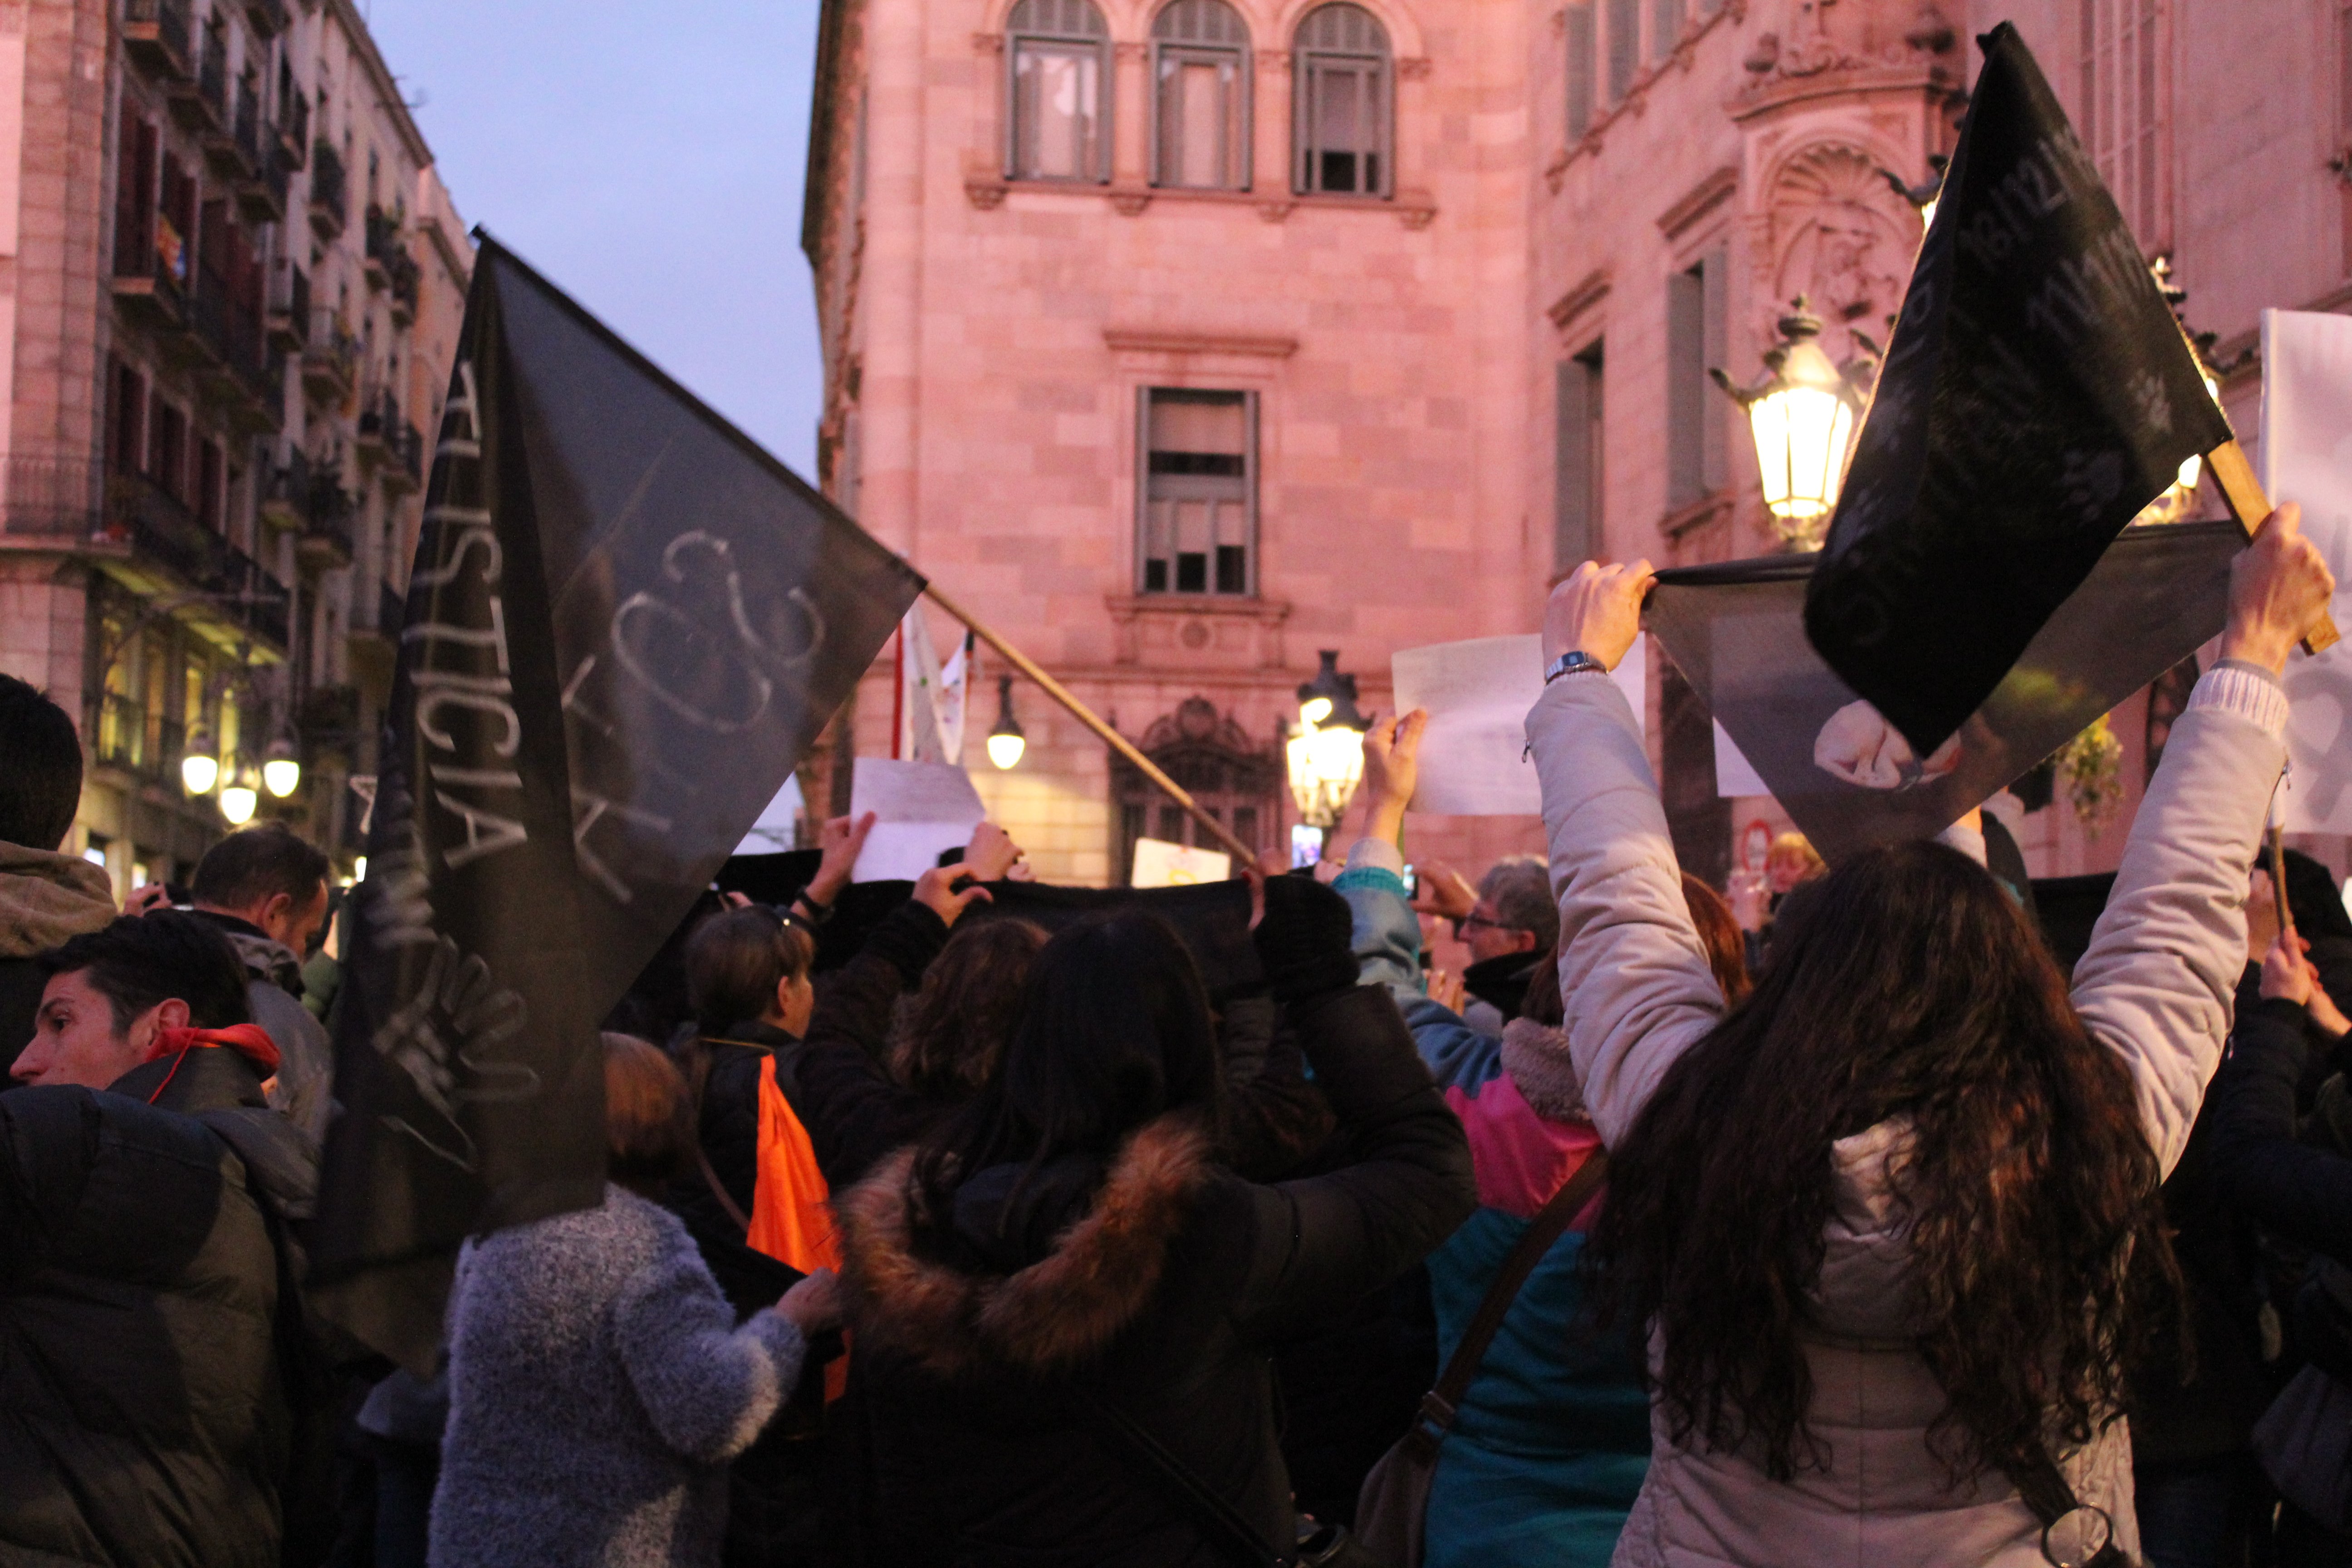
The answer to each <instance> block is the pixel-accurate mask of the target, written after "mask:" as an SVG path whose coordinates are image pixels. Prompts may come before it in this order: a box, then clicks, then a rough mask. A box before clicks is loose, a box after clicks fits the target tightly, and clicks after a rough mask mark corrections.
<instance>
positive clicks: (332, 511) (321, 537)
mask: <svg viewBox="0 0 2352 1568" xmlns="http://www.w3.org/2000/svg"><path fill="white" fill-rule="evenodd" d="M340 479H341V476H340V475H337V474H334V473H331V472H329V471H327V470H325V469H320V471H319V472H317V473H315V474H313V475H311V476H310V507H309V510H308V511H307V513H306V515H305V517H304V520H303V524H302V547H303V549H304V551H305V552H309V553H313V554H326V555H331V556H339V557H341V562H342V563H343V564H345V565H349V564H350V563H351V559H352V530H353V527H354V525H355V523H356V522H357V521H358V517H359V498H358V497H356V496H354V495H352V492H351V491H349V490H347V489H343V487H342V485H341V483H340V482H339V480H340Z"/></svg>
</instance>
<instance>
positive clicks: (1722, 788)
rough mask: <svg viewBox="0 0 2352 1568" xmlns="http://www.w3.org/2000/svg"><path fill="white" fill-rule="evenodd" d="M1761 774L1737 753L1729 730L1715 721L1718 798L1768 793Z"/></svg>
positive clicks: (1724, 798)
mask: <svg viewBox="0 0 2352 1568" xmlns="http://www.w3.org/2000/svg"><path fill="white" fill-rule="evenodd" d="M1771 793H1772V792H1771V791H1770V790H1769V788H1767V787H1765V784H1764V779H1763V775H1761V774H1759V773H1757V771H1756V769H1755V766H1754V764H1752V763H1749V762H1748V759H1747V758H1746V757H1744V756H1742V755H1740V754H1739V746H1738V742H1735V741H1734V740H1732V738H1731V731H1728V730H1726V729H1725V728H1724V727H1723V724H1722V722H1721V721H1715V794H1716V798H1717V799H1718V800H1730V799H1733V798H1735V797H1737V796H1739V795H1770V794H1771Z"/></svg>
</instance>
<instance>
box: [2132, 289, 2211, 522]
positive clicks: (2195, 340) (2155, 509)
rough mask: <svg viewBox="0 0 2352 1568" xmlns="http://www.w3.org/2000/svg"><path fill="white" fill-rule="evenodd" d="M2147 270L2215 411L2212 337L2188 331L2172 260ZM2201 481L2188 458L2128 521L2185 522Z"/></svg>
mask: <svg viewBox="0 0 2352 1568" xmlns="http://www.w3.org/2000/svg"><path fill="white" fill-rule="evenodd" d="M2147 269H2148V271H2149V273H2150V274H2152V275H2153V276H2154V277H2155V279H2156V286H2157V287H2158V289H2162V290H2163V292H2164V300H2165V303H2167V304H2168V305H2170V306H2171V307H2172V319H2173V320H2174V321H2178V322H2179V325H2180V335H2181V336H2182V337H2183V338H2184V339H2186V340H2187V341H2188V343H2189V354H2190V356H2191V357H2192V358H2194V359H2195V360H2196V361H2197V371H2198V375H2199V377H2200V379H2201V380H2202V381H2203V382H2204V383H2205V395H2206V396H2208V397H2210V398H2211V399H2212V400H2213V404H2214V406H2215V407H2217V408H2218V407H2220V406H2221V382H2220V380H2219V379H2217V378H2216V377H2215V376H2214V374H2213V368H2212V363H2211V362H2210V361H2209V360H2208V359H2207V358H2206V357H2205V351H2206V350H2207V349H2209V348H2210V347H2211V346H2212V343H2213V334H2212V333H2210V332H2192V331H2189V322H2188V321H2187V320H2186V319H2185V318H2183V317H2182V315H2181V313H2180V307H2181V306H2182V305H2184V304H2186V303H2187V302H2188V300H2189V290H2188V289H2183V288H2181V287H2180V286H2179V285H2178V284H2176V283H2175V282H2173V280H2172V260H2171V258H2169V257H2165V256H2159V257H2158V258H2156V259H2155V260H2153V261H2151V262H2149V263H2148V264H2147ZM2204 477H2205V459H2204V458H2197V457H2191V458H2189V459H2188V460H2187V461H2185V462H2183V463H2182V464H2181V465H2180V472H2179V474H2178V475H2176V476H2175V477H2174V479H2173V481H2172V483H2171V484H2170V485H2169V486H2168V487H2167V488H2166V489H2165V492H2164V493H2163V494H2162V495H2160V496H2158V497H2157V498H2156V499H2155V500H2152V501H2150V502H2148V503H2147V505H2146V506H2144V507H2142V508H2141V509H2140V512H2139V515H2138V516H2137V517H2136V518H2134V519H2132V521H2133V522H2135V523H2154V522H2183V521H2187V520H2188V518H2189V514H2190V513H2191V512H2193V511H2195V510H2197V485H2198V482H2199V481H2200V479H2203V478H2204Z"/></svg>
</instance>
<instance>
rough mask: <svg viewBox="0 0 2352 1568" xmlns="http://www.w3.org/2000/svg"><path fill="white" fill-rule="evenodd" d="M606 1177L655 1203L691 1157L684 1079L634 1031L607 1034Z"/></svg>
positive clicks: (691, 1128) (691, 1130)
mask: <svg viewBox="0 0 2352 1568" xmlns="http://www.w3.org/2000/svg"><path fill="white" fill-rule="evenodd" d="M598 1038H599V1039H601V1040H602V1041H603V1042H604V1175H605V1177H606V1179H607V1180H609V1181H611V1182H612V1183H613V1184H614V1185H615V1186H622V1187H626V1188H627V1189H628V1190H629V1191H631V1192H633V1193H635V1194H637V1195H638V1196H639V1197H642V1198H652V1199H655V1200H656V1201H658V1200H659V1199H660V1198H661V1196H662V1195H663V1194H665V1193H667V1192H668V1190H669V1188H670V1184H672V1183H674V1182H676V1181H677V1179H678V1178H679V1177H680V1176H682V1175H684V1174H685V1173H686V1169H687V1166H688V1163H689V1162H691V1161H692V1160H693V1158H694V1123H693V1121H692V1120H691V1119H690V1117H689V1115H688V1110H687V1100H686V1079H684V1078H682V1077H680V1076H679V1074H678V1070H677V1063H675V1062H673V1061H671V1060H670V1059H669V1058H667V1056H664V1055H663V1054H662V1051H661V1047H658V1046H656V1045H654V1044H652V1043H651V1042H649V1041H646V1040H641V1039H638V1038H637V1037H635V1035H615V1034H612V1033H609V1032H608V1033H605V1034H604V1035H601V1036H599V1037H598Z"/></svg>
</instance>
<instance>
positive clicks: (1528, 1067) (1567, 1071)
mask: <svg viewBox="0 0 2352 1568" xmlns="http://www.w3.org/2000/svg"><path fill="white" fill-rule="evenodd" d="M1503 1070H1504V1071H1505V1072H1507V1073H1509V1074H1510V1075H1511V1081H1512V1082H1513V1083H1515V1084H1517V1085H1518V1086H1519V1093H1520V1094H1521V1095H1522V1096H1523V1097H1525V1099H1526V1100H1527V1102H1528V1105H1529V1106H1531V1107H1533V1108H1534V1110H1535V1113H1536V1114H1537V1115H1538V1116H1542V1117H1547V1118H1549V1119H1550V1120H1551V1121H1578V1122H1582V1123H1584V1124H1585V1125H1587V1126H1590V1125H1591V1121H1592V1113H1591V1111H1589V1110H1586V1109H1585V1108H1584V1085H1583V1083H1582V1082H1580V1080H1579V1079H1578V1078H1577V1076H1576V1063H1575V1062H1573V1061H1571V1060H1570V1058H1569V1055H1568V1031H1567V1030H1565V1029H1548V1028H1546V1027H1545V1026H1543V1025H1541V1024H1538V1023H1537V1022H1536V1021H1535V1020H1534V1019H1532V1018H1514V1019H1512V1020H1511V1021H1510V1022H1509V1023H1507V1024H1506V1025H1504V1026H1503Z"/></svg>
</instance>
